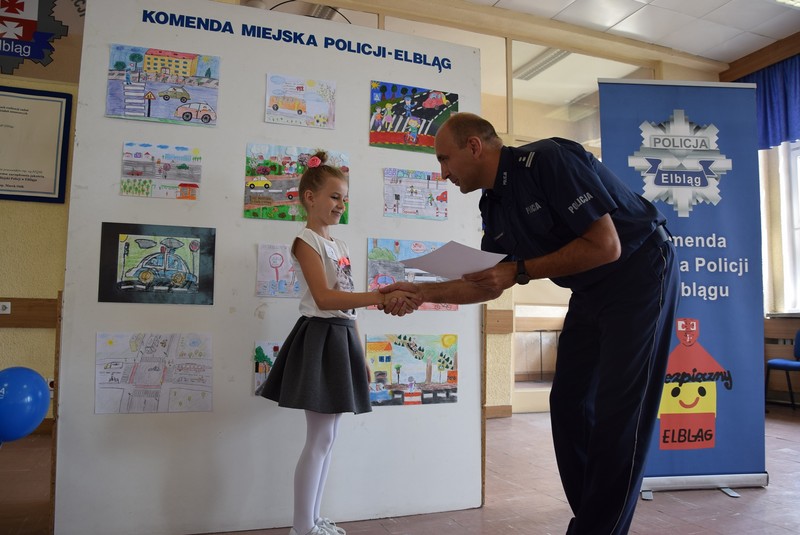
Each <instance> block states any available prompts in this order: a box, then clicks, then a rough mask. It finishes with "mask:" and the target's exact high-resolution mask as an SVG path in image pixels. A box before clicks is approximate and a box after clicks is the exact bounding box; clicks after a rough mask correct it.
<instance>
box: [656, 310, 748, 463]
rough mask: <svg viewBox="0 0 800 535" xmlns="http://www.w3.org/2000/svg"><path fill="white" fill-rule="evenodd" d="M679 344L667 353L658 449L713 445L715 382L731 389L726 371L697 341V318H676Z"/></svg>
mask: <svg viewBox="0 0 800 535" xmlns="http://www.w3.org/2000/svg"><path fill="white" fill-rule="evenodd" d="M676 334H677V336H678V340H680V344H678V346H677V347H675V349H673V350H672V353H670V355H669V361H668V362H667V374H666V376H665V379H664V390H663V392H662V393H661V406H660V407H659V411H658V415H659V418H660V419H661V427H660V432H659V448H660V449H662V450H691V449H705V448H713V447H714V443H715V435H716V417H717V382H718V381H719V382H721V383H722V384H723V386H725V388H726V389H728V390H731V389H732V388H733V377H732V375H731V372H730V370H725V369H724V368H723V367H722V366H720V364H719V363H718V362H717V361H716V360H714V358H713V357H712V356H711V355H709V354H708V352H707V351H706V350H705V349H703V347H702V346H701V345H700V344H698V343H697V338H698V337H699V335H700V321H699V320H697V319H694V318H679V319H677V320H676Z"/></svg>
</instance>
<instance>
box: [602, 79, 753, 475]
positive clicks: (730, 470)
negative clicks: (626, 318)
mask: <svg viewBox="0 0 800 535" xmlns="http://www.w3.org/2000/svg"><path fill="white" fill-rule="evenodd" d="M687 84H688V85H687ZM755 110H756V108H755V86H754V85H752V84H716V83H715V84H712V83H692V82H683V83H681V85H678V83H677V82H650V81H645V82H642V81H632V80H602V81H601V82H600V124H601V136H602V140H603V163H605V164H606V165H608V166H609V167H610V168H611V169H613V170H614V172H615V173H617V174H618V175H619V176H620V178H622V180H624V181H625V182H626V183H627V184H628V185H629V186H631V187H632V188H633V190H634V191H636V192H637V193H639V194H640V195H641V196H642V197H644V198H646V199H648V200H650V201H651V202H653V203H654V204H655V205H656V207H657V208H658V209H659V210H660V211H661V213H663V214H664V215H665V216H666V217H667V227H668V228H669V230H670V232H671V233H672V234H673V241H674V242H675V246H676V249H677V253H678V265H679V268H680V274H681V285H680V287H681V299H680V304H679V306H678V312H677V315H676V322H675V325H674V338H673V343H672V350H671V353H670V357H669V361H668V364H667V373H666V376H665V377H664V391H663V394H662V397H661V406H660V408H659V419H658V422H657V423H656V426H655V430H654V432H653V437H652V441H651V445H650V451H649V456H648V460H647V467H646V470H645V476H646V478H648V477H670V476H681V477H684V476H704V475H714V476H716V475H721V474H763V473H764V472H765V459H764V362H763V358H762V355H763V344H764V314H763V300H762V278H761V224H760V215H759V185H758V153H757V141H756V113H755ZM646 486H647V485H646V484H645V485H644V487H643V488H645V487H646Z"/></svg>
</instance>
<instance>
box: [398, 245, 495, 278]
mask: <svg viewBox="0 0 800 535" xmlns="http://www.w3.org/2000/svg"><path fill="white" fill-rule="evenodd" d="M505 257H506V255H504V254H499V253H489V252H486V251H481V250H480V249H475V248H473V247H468V246H466V245H463V244H461V243H458V242H454V241H449V242H447V243H446V244H444V245H443V246H441V247H439V248H438V249H436V250H435V251H433V252H431V253H428V254H426V255H423V256H418V257H416V258H409V259H408V260H402V261H401V262H402V263H403V265H405V266H407V267H410V268H416V269H421V270H423V271H427V272H428V273H433V274H434V275H439V276H440V277H445V278H447V279H460V278H461V277H462V276H464V275H466V274H468V273H475V272H478V271H483V270H484V269H489V268H490V267H493V266H495V265H496V264H497V263H498V262H500V261H501V260H503V259H504V258H505Z"/></svg>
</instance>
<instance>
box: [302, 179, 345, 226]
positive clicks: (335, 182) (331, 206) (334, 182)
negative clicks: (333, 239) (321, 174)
mask: <svg viewBox="0 0 800 535" xmlns="http://www.w3.org/2000/svg"><path fill="white" fill-rule="evenodd" d="M347 193H348V187H347V182H346V181H344V180H342V179H340V178H338V177H335V176H331V175H328V177H327V178H326V179H325V182H324V184H323V185H322V187H321V188H320V189H318V190H317V191H313V192H312V191H307V192H306V196H307V199H306V200H307V203H306V211H307V212H308V216H309V218H312V217H313V218H314V219H316V220H317V221H319V222H320V223H322V224H325V225H337V224H339V219H340V218H341V217H342V214H344V209H345V202H347Z"/></svg>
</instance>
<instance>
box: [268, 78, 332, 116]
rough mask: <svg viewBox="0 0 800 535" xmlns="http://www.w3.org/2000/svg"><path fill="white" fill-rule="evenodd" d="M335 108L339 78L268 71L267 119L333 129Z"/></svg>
mask: <svg viewBox="0 0 800 535" xmlns="http://www.w3.org/2000/svg"><path fill="white" fill-rule="evenodd" d="M335 111H336V82H329V81H327V80H309V79H306V78H297V77H294V76H283V75H280V74H268V75H267V98H266V111H265V114H264V120H265V121H266V122H268V123H275V124H290V125H296V126H308V127H311V128H326V129H328V130H333V128H334V122H335V119H336V113H335Z"/></svg>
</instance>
